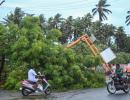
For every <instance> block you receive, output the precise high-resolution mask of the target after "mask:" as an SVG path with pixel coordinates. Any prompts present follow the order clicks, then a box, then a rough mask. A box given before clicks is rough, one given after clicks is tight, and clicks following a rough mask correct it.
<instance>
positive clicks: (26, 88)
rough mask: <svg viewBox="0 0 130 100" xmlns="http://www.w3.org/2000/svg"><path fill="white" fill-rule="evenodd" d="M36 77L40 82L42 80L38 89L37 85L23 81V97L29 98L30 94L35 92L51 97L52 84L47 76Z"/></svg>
mask: <svg viewBox="0 0 130 100" xmlns="http://www.w3.org/2000/svg"><path fill="white" fill-rule="evenodd" d="M39 73H40V72H39ZM36 77H37V78H38V80H40V82H39V83H38V86H37V88H34V85H35V84H34V83H33V82H31V81H29V80H23V81H22V89H21V92H22V95H23V96H28V95H29V94H31V93H34V92H39V93H45V94H46V95H50V93H51V90H50V84H49V83H48V81H47V80H46V78H45V75H41V73H40V75H37V76H36Z"/></svg>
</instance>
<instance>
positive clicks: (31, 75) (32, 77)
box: [28, 66, 38, 89]
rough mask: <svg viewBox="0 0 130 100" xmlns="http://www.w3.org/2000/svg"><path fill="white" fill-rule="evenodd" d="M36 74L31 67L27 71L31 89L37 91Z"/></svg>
mask: <svg viewBox="0 0 130 100" xmlns="http://www.w3.org/2000/svg"><path fill="white" fill-rule="evenodd" d="M36 77H37V74H36V72H35V68H34V67H32V66H31V68H30V69H29V71H28V81H29V82H30V83H31V84H33V88H34V89H37V87H38V79H37V78H36Z"/></svg>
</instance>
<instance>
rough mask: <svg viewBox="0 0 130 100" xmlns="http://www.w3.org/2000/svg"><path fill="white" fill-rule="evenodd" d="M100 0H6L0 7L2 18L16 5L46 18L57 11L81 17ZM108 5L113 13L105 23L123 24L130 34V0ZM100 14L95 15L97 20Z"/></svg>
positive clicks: (117, 0)
mask: <svg viewBox="0 0 130 100" xmlns="http://www.w3.org/2000/svg"><path fill="white" fill-rule="evenodd" d="M0 1H2V0H0ZM98 1H99V0H6V2H5V3H4V4H3V5H2V6H1V7H0V20H2V18H3V17H5V16H6V15H7V14H9V13H10V12H13V11H14V9H15V7H21V8H22V10H23V11H25V12H27V13H33V14H36V15H39V14H44V15H45V17H46V18H49V17H51V16H54V15H55V14H57V13H60V14H62V17H65V18H66V17H68V16H73V17H74V18H76V17H81V16H84V15H85V14H87V13H89V12H90V13H91V10H92V9H93V8H94V7H95V5H96V4H97V3H98ZM107 3H108V4H111V6H110V7H108V9H109V10H111V11H112V14H110V15H108V21H105V23H109V24H113V25H115V26H123V27H124V28H125V31H126V33H129V34H130V26H126V24H125V20H126V19H125V18H126V16H127V11H128V10H130V0H107ZM97 19H98V16H95V17H94V20H97Z"/></svg>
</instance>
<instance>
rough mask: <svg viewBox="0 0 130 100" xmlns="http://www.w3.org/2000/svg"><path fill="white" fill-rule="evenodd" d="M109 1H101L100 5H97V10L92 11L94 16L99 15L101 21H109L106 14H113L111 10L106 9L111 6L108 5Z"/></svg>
mask: <svg viewBox="0 0 130 100" xmlns="http://www.w3.org/2000/svg"><path fill="white" fill-rule="evenodd" d="M106 2H107V0H99V2H98V4H96V8H93V9H92V13H93V16H94V15H95V14H96V13H98V14H99V21H103V20H107V16H106V15H105V13H107V14H109V13H112V12H111V11H110V10H108V9H106V7H109V6H111V5H109V4H106Z"/></svg>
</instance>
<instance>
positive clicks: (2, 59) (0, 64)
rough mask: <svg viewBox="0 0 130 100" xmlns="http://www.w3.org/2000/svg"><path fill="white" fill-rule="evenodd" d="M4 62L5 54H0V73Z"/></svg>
mask: <svg viewBox="0 0 130 100" xmlns="http://www.w3.org/2000/svg"><path fill="white" fill-rule="evenodd" d="M4 64H5V55H2V56H1V63H0V75H1V73H2V70H3V68H4Z"/></svg>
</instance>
